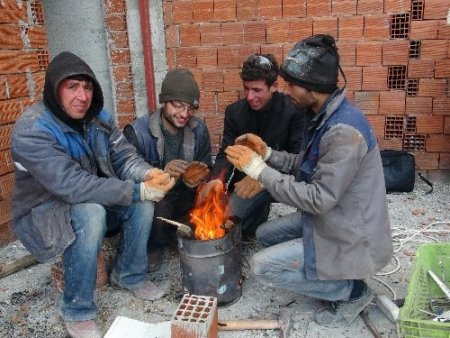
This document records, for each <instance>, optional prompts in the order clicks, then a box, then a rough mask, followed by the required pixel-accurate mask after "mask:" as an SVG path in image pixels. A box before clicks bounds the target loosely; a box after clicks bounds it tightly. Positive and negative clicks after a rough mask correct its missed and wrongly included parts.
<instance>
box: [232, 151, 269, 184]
mask: <svg viewBox="0 0 450 338" xmlns="http://www.w3.org/2000/svg"><path fill="white" fill-rule="evenodd" d="M225 154H227V160H228V161H229V162H230V163H231V164H233V165H234V166H235V167H236V168H237V169H239V170H241V171H243V172H245V173H246V174H247V175H248V176H250V177H251V178H254V179H255V180H257V179H258V177H259V174H260V173H261V171H262V170H263V169H264V168H265V167H267V164H265V163H264V160H263V159H262V157H261V156H260V155H258V154H257V153H255V152H254V151H253V150H251V149H250V148H248V147H246V146H241V145H236V146H228V147H227V148H226V149H225Z"/></svg>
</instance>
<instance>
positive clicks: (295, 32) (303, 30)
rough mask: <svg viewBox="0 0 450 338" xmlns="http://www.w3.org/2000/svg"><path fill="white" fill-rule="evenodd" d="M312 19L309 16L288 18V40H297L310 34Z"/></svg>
mask: <svg viewBox="0 0 450 338" xmlns="http://www.w3.org/2000/svg"><path fill="white" fill-rule="evenodd" d="M312 27H313V20H312V19H311V18H302V19H294V18H292V19H289V42H294V43H295V42H297V41H300V40H303V39H304V38H307V37H308V36H311V35H312V32H313V28H312Z"/></svg>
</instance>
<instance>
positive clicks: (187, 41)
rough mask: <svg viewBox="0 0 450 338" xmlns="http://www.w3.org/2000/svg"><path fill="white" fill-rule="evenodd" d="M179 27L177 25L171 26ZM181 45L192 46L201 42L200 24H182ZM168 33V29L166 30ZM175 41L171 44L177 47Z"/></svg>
mask: <svg viewBox="0 0 450 338" xmlns="http://www.w3.org/2000/svg"><path fill="white" fill-rule="evenodd" d="M170 27H177V26H170ZM179 27H180V46H182V47H192V46H198V45H200V43H201V38H200V26H199V25H198V24H192V25H191V24H184V25H180V26H179ZM166 35H167V30H166ZM177 46H178V45H176V44H175V43H172V44H171V47H177Z"/></svg>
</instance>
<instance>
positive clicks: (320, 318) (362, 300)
mask: <svg viewBox="0 0 450 338" xmlns="http://www.w3.org/2000/svg"><path fill="white" fill-rule="evenodd" d="M372 298H373V290H372V289H371V288H369V287H368V286H367V284H366V285H365V288H364V291H363V293H362V295H361V296H360V297H359V298H357V299H353V300H348V301H337V302H331V303H330V304H329V306H328V307H326V308H322V309H319V310H318V311H317V312H316V314H315V321H316V323H318V324H320V325H323V326H327V327H334V328H336V327H344V326H348V325H350V324H351V323H352V322H353V320H355V318H356V317H357V316H358V315H359V314H360V313H361V311H362V310H364V309H365V308H366V306H367V305H369V304H370V302H371V301H372Z"/></svg>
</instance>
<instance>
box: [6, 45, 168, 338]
mask: <svg viewBox="0 0 450 338" xmlns="http://www.w3.org/2000/svg"><path fill="white" fill-rule="evenodd" d="M12 156H13V160H14V174H15V190H14V196H13V229H14V232H15V234H16V236H17V237H18V238H19V239H20V240H21V241H22V243H23V244H24V245H25V247H26V248H27V249H28V250H29V251H30V252H31V253H32V254H33V255H34V256H36V258H37V259H38V260H39V261H41V262H45V261H48V260H50V259H52V258H54V257H56V256H58V255H60V254H62V255H63V266H64V285H65V287H64V294H63V302H62V311H61V312H62V317H63V319H64V321H65V325H66V328H67V330H68V332H69V334H70V335H71V336H72V337H100V333H99V331H98V329H97V327H96V324H95V321H94V320H93V319H94V318H95V315H96V306H95V304H94V290H95V282H96V271H97V257H98V254H99V252H100V250H101V246H102V241H103V238H104V235H105V232H106V230H107V229H110V228H116V227H120V229H121V241H120V244H119V249H118V254H117V258H116V261H115V265H114V267H113V271H112V273H111V281H112V282H113V283H114V284H116V285H118V286H120V287H123V288H126V289H129V290H130V291H131V292H132V293H133V294H134V295H135V296H136V297H138V298H141V299H146V300H154V299H158V298H160V297H162V296H163V295H164V294H165V292H166V290H165V289H164V288H161V287H158V286H156V285H155V284H153V283H152V282H151V281H149V280H145V276H146V273H147V250H146V247H147V240H148V236H149V233H150V228H151V224H152V218H153V210H154V201H159V200H160V199H162V198H163V197H164V195H165V194H166V192H167V191H168V190H169V189H171V188H172V186H173V184H174V180H173V179H171V178H170V177H169V175H168V174H166V173H163V172H162V171H161V170H159V169H156V168H153V167H152V166H150V165H149V164H148V163H146V162H145V161H144V160H143V159H142V158H141V157H140V156H139V155H138V154H137V152H136V150H135V149H134V147H133V146H132V145H130V144H129V143H128V142H127V141H126V139H125V137H124V136H123V134H122V133H121V132H120V130H119V129H118V128H117V126H116V124H115V123H114V121H113V118H112V116H111V115H110V114H109V113H108V112H107V111H106V110H104V109H103V94H102V90H101V87H100V85H99V83H98V81H97V79H96V77H95V75H94V73H93V71H92V70H91V68H90V67H89V66H88V65H87V64H86V63H85V62H84V61H83V60H82V59H80V58H79V57H78V56H76V55H74V54H72V53H70V52H62V53H61V54H59V55H57V56H56V57H55V58H54V59H53V60H52V61H51V62H50V64H49V66H48V69H47V72H46V76H45V85H44V95H43V100H42V101H40V102H38V103H35V104H34V105H32V106H30V107H29V108H27V109H26V110H25V111H24V112H23V113H22V115H21V116H20V118H19V119H18V121H17V122H16V125H15V127H14V130H13V133H12Z"/></svg>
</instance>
